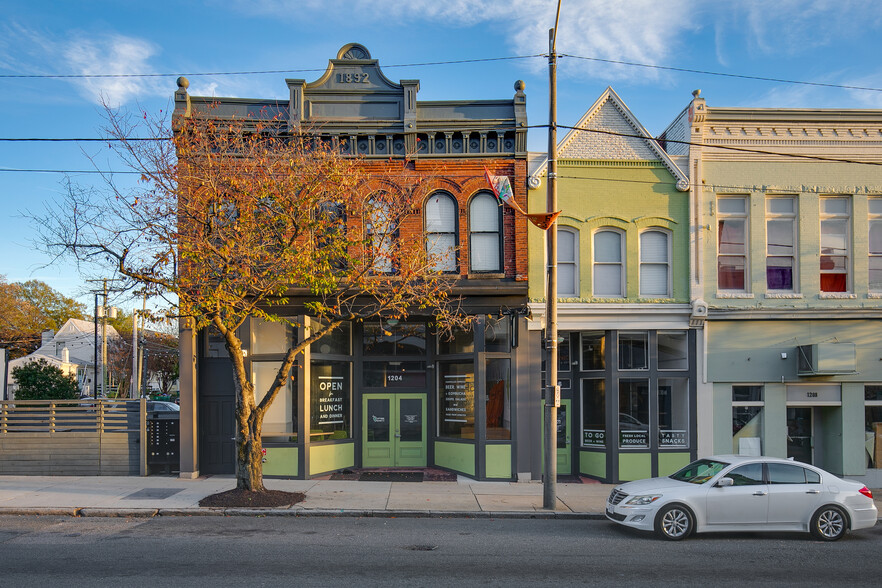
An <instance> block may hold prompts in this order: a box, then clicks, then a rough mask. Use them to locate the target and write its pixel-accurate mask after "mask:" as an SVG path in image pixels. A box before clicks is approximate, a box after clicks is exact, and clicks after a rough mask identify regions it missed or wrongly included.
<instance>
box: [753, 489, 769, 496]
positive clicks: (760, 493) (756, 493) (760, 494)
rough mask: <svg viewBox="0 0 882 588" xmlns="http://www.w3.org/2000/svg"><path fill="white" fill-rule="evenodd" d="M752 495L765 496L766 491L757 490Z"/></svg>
mask: <svg viewBox="0 0 882 588" xmlns="http://www.w3.org/2000/svg"><path fill="white" fill-rule="evenodd" d="M753 495H754V496H765V495H766V491H765V490H757V491H756V492H754V493H753Z"/></svg>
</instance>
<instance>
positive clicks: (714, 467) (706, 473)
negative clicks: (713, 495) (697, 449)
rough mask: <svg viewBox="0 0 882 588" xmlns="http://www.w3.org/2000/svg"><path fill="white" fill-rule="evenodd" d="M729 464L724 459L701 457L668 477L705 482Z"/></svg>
mask: <svg viewBox="0 0 882 588" xmlns="http://www.w3.org/2000/svg"><path fill="white" fill-rule="evenodd" d="M727 465H729V464H728V463H725V462H722V461H714V460H712V459H699V460H698V461H693V462H692V463H690V464H689V465H688V466H686V467H685V468H683V469H682V470H680V471H679V472H676V473H674V474H671V475H670V476H668V477H669V478H673V479H674V480H679V481H681V482H689V483H690V484H704V483H705V482H707V481H708V480H710V479H711V478H713V477H714V476H716V475H717V474H718V473H720V471H721V470H722V469H723V468H724V467H726V466H727Z"/></svg>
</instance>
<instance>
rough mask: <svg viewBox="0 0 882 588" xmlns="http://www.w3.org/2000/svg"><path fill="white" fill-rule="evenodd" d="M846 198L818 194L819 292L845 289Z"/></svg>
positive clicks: (847, 245) (847, 251) (848, 246)
mask: <svg viewBox="0 0 882 588" xmlns="http://www.w3.org/2000/svg"><path fill="white" fill-rule="evenodd" d="M850 220H851V206H850V202H849V199H848V198H841V197H839V198H821V292H848V266H849V259H848V258H849V255H850V253H851V237H850V235H849V230H848V225H849V221H850Z"/></svg>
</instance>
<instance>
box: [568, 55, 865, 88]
mask: <svg viewBox="0 0 882 588" xmlns="http://www.w3.org/2000/svg"><path fill="white" fill-rule="evenodd" d="M559 56H560V57H571V58H573V59H582V60H585V61H597V62H600V63H610V64H613V65H627V66H630V67H643V68H647V69H660V70H666V71H677V72H681V73H693V74H699V75H704V76H717V77H724V78H737V79H741V80H757V81H760V82H775V83H778V84H799V85H803V86H819V87H822V88H839V89H843V90H866V91H868V92H882V88H870V87H866V86H850V85H845V84H827V83H824V82H806V81H804V80H788V79H785V78H768V77H763V76H752V75H747V74H736V73H725V72H719V71H708V70H703V69H689V68H686V67H674V66H669V65H653V64H651V63H638V62H634V61H619V60H616V59H601V58H600V57H584V56H581V55H568V54H566V53H560V54H559Z"/></svg>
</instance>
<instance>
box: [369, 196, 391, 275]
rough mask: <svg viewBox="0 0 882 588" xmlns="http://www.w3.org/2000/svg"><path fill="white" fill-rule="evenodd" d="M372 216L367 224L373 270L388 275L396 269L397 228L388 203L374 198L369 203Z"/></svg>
mask: <svg viewBox="0 0 882 588" xmlns="http://www.w3.org/2000/svg"><path fill="white" fill-rule="evenodd" d="M368 208H369V211H370V216H369V219H368V224H367V231H368V234H369V235H370V236H371V257H372V263H371V268H372V270H373V271H374V273H378V274H388V273H392V271H393V270H394V269H395V263H394V259H393V257H394V246H393V238H394V237H395V232H396V229H397V227H396V226H395V219H393V218H392V209H391V206H390V205H389V203H388V202H384V201H383V200H382V199H381V198H379V197H378V198H374V199H371V201H370V202H369V203H368Z"/></svg>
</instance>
